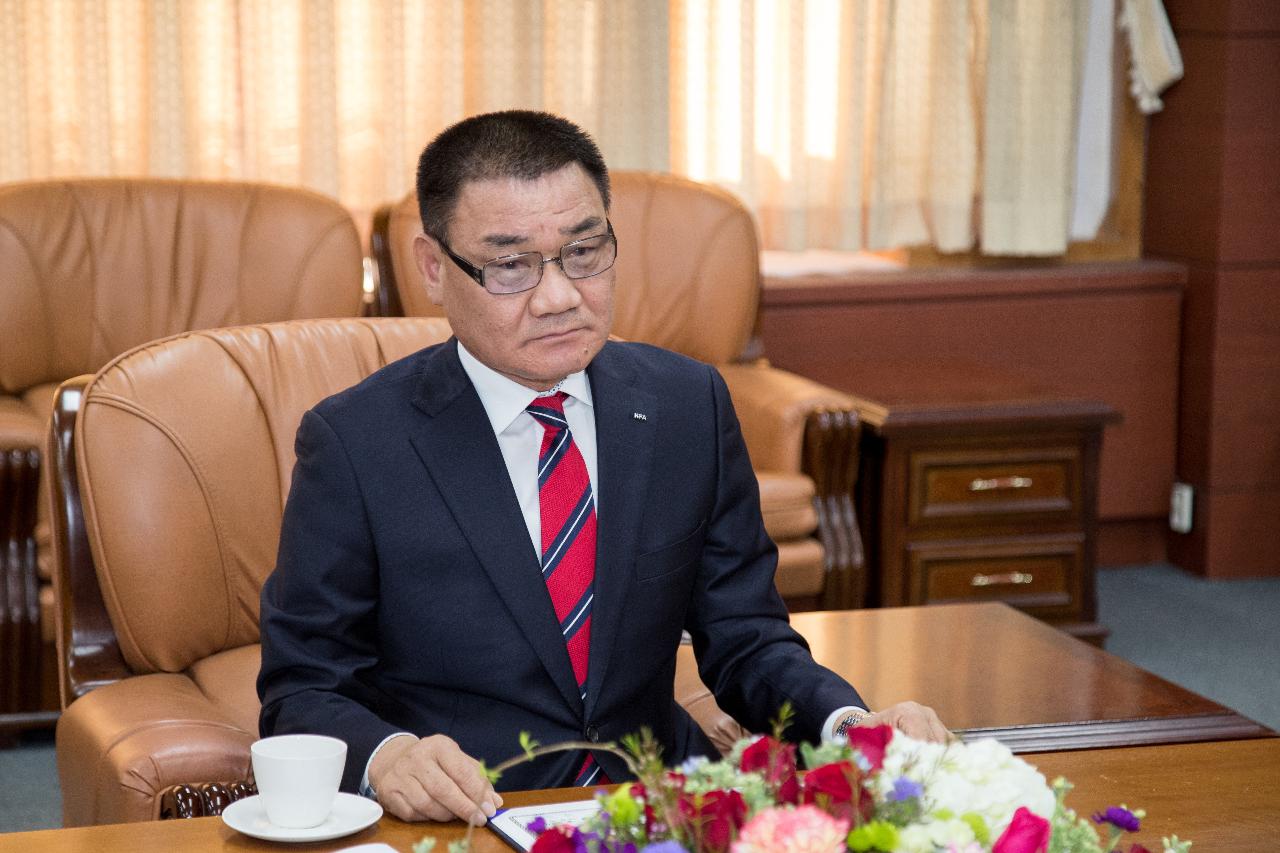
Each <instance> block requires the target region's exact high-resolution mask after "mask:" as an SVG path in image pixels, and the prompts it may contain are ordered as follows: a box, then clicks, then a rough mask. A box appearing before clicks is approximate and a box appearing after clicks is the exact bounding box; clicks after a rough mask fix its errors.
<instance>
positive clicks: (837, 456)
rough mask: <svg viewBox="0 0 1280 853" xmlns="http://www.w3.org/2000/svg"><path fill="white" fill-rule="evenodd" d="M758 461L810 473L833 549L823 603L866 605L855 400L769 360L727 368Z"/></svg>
mask: <svg viewBox="0 0 1280 853" xmlns="http://www.w3.org/2000/svg"><path fill="white" fill-rule="evenodd" d="M720 371H721V374H722V375H723V376H724V380H725V383H726V384H727V385H728V387H729V395H730V397H732V398H733V405H734V408H735V409H736V410H737V412H738V419H739V421H741V423H742V432H743V437H744V438H745V440H746V443H747V450H748V451H749V452H750V453H751V460H752V464H753V465H754V466H755V467H756V469H757V470H761V471H769V470H774V471H788V472H799V473H803V474H807V475H808V476H809V477H810V478H812V479H813V483H814V493H815V497H814V504H815V509H816V511H817V514H818V535H819V538H820V539H821V540H822V545H823V549H824V551H825V554H826V572H827V578H826V583H825V584H824V585H823V592H822V599H821V602H820V604H821V606H822V607H824V608H826V609H841V610H843V609H850V608H855V607H861V606H862V603H863V600H864V598H865V593H866V586H867V582H866V572H865V566H866V559H865V556H864V553H863V548H862V534H861V531H860V530H859V528H858V521H857V516H856V512H855V503H854V489H855V487H856V485H857V479H858V465H859V460H860V452H859V448H860V442H861V440H862V425H861V424H860V423H859V421H858V415H857V411H856V410H855V409H854V405H853V398H852V397H850V396H849V395H848V394H843V393H841V392H840V391H837V390H835V389H833V388H829V387H827V386H826V385H822V384H820V383H818V382H814V381H812V380H809V379H806V378H804V377H803V376H798V375H796V374H794V373H790V372H788V371H785V370H779V369H777V368H774V367H770V366H769V365H768V364H767V363H764V362H756V363H752V364H730V365H723V366H721V367H720Z"/></svg>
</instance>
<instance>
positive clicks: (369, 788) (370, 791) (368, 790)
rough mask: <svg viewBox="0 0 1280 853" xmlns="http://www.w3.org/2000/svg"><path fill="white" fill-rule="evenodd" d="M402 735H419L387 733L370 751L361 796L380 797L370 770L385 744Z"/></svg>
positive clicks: (361, 782)
mask: <svg viewBox="0 0 1280 853" xmlns="http://www.w3.org/2000/svg"><path fill="white" fill-rule="evenodd" d="M401 737H411V738H414V739H415V740H416V739H417V737H418V736H417V735H415V734H413V733H411V732H396V733H395V734H393V735H387V736H386V737H385V738H383V739H382V743H380V744H378V745H377V746H375V747H374V748H373V752H371V753H369V760H368V761H367V762H365V765H364V776H363V777H362V778H361V779H360V795H361V796H363V797H368V798H369V799H371V800H376V799H378V792H377V790H376V789H375V788H374V785H373V781H372V780H371V779H370V778H369V771H370V770H372V769H373V759H375V758H376V757H377V756H378V753H379V752H381V751H382V748H383V747H384V746H386V745H387V744H388V743H390V742H391V741H393V740H395V739H396V738H401Z"/></svg>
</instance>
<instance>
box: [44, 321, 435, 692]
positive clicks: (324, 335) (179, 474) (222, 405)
mask: <svg viewBox="0 0 1280 853" xmlns="http://www.w3.org/2000/svg"><path fill="white" fill-rule="evenodd" d="M449 334H450V330H449V327H448V324H447V323H446V322H445V321H444V320H441V319H431V318H412V319H363V320H362V319H355V318H351V319H335V320H302V321H292V322H284V323H272V324H265V325H257V326H241V327H238V328H229V329H214V330H208V331H200V332H186V333H182V334H179V335H176V336H173V337H170V338H167V339H164V340H161V341H157V342H153V343H148V344H145V345H143V346H140V347H137V348H136V349H134V350H132V351H130V352H128V353H125V354H124V355H122V356H120V357H118V358H116V359H114V360H113V361H112V362H110V363H109V364H108V365H107V366H106V367H104V368H103V369H102V370H101V371H99V372H98V373H97V375H96V376H94V377H92V379H91V380H89V381H88V382H87V384H85V383H84V382H83V381H80V382H79V383H77V382H75V381H73V382H71V383H68V384H67V385H65V386H64V388H63V389H62V391H63V393H62V397H66V396H67V394H68V392H73V391H74V389H75V387H76V386H77V385H82V386H83V390H82V392H81V401H80V406H79V411H78V414H76V415H75V416H74V418H73V419H69V418H68V417H67V413H66V411H65V407H64V406H60V407H58V408H56V410H55V411H56V412H57V414H56V415H55V419H54V430H53V434H52V436H51V446H50V452H49V456H50V459H51V460H52V464H53V466H54V471H53V476H54V478H55V479H56V480H57V482H58V485H57V487H55V490H54V492H55V507H56V511H55V549H54V552H55V565H56V575H55V578H56V583H57V584H58V586H59V587H60V595H59V597H60V599H61V601H62V607H63V611H62V614H63V619H62V621H63V624H62V626H61V635H60V652H61V657H62V664H63V685H62V689H63V702H64V704H67V703H69V702H70V701H71V700H72V699H74V698H76V697H77V696H79V695H80V694H82V693H83V692H86V691H87V690H88V689H90V688H92V687H94V686H98V685H99V684H101V683H103V682H104V680H110V677H107V678H106V679H104V678H103V677H102V675H101V673H100V672H95V670H94V668H93V667H88V668H86V667H85V666H84V662H83V661H82V660H79V659H78V656H81V655H82V653H83V654H89V655H91V656H97V657H98V658H99V659H102V658H103V649H102V648H100V646H102V644H103V639H104V635H106V636H105V639H106V640H107V641H108V644H109V641H110V640H112V639H114V640H115V641H116V643H117V644H118V650H119V652H118V659H119V658H122V660H123V663H124V665H125V666H126V667H127V670H128V671H127V672H124V673H118V674H117V675H116V677H120V676H122V675H127V674H142V673H151V672H180V671H183V670H186V669H187V668H189V667H190V666H191V665H192V664H193V663H195V662H197V661H199V660H201V659H203V658H206V657H208V656H210V655H212V654H215V653H217V652H220V651H224V650H227V649H232V648H236V647H239V646H243V645H246V644H249V643H253V642H256V641H257V638H258V594H259V590H260V588H261V586H262V583H263V581H264V580H265V579H266V577H267V575H268V574H269V573H270V572H271V570H272V568H273V566H274V564H275V557H276V545H277V541H278V538H279V531H280V518H281V513H282V511H283V508H284V502H285V499H286V497H287V496H288V491H289V483H290V476H291V472H292V469H293V463H294V451H293V446H294V434H295V432H296V431H297V426H298V423H299V422H300V420H301V418H302V415H303V413H304V412H305V411H306V410H307V409H309V408H310V407H312V406H313V405H315V404H316V403H317V402H319V401H320V400H321V399H323V398H324V397H327V396H329V395H330V394H333V393H335V392H337V391H340V390H342V389H343V388H346V387H348V386H350V385H353V384H355V383H356V382H358V381H360V380H361V379H363V378H364V377H365V376H367V375H368V374H370V373H372V372H373V371H375V370H377V369H378V368H380V367H382V366H383V365H385V364H387V363H388V362H390V361H394V360H396V359H398V358H401V357H404V356H406V355H409V354H410V353H412V352H414V351H416V350H418V349H420V348H421V347H424V346H427V345H429V344H432V343H437V342H439V341H443V340H445V339H447V338H448V337H449ZM69 420H74V434H73V437H72V439H71V442H70V445H69V446H68V445H67V443H66V441H65V439H66V432H67V427H68V422H69ZM60 436H61V437H60ZM60 442H61V447H60V446H59V445H60ZM70 468H73V469H74V473H71V474H70V476H71V478H72V479H71V480H70V481H69V480H68V473H69V472H68V469H70ZM76 488H78V490H79V500H78V501H76V500H74V497H75V495H74V491H75V490H76ZM68 498H70V499H68ZM80 512H82V515H79V514H78V513H80ZM86 543H87V547H86ZM77 555H79V562H78V563H77ZM86 556H89V557H91V560H89V561H87V562H86V560H85V557H86ZM86 587H96V588H97V589H98V590H100V591H101V598H100V599H98V600H97V603H95V600H94V598H93V596H92V595H91V594H90V595H86V593H85V590H86ZM89 592H90V593H91V592H92V590H89ZM104 606H105V611H106V613H107V614H108V615H109V625H110V630H109V631H105V630H104V628H103V624H104V623H105V620H104V619H103V618H102V614H101V610H102V609H103V607H104ZM95 609H96V610H97V611H98V612H96V613H95V612H94V610H95ZM95 620H96V621H95ZM95 625H96V626H97V627H96V628H95V627H94V626H95ZM77 631H79V632H80V633H78V634H77ZM94 631H96V632H97V633H96V634H94V633H93V632H94ZM86 632H88V633H86ZM108 651H109V650H108Z"/></svg>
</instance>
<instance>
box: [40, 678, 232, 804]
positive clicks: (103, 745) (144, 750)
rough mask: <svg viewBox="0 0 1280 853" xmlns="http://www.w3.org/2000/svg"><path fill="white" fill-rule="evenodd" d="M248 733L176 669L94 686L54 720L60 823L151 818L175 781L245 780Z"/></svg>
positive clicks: (194, 782) (178, 782) (188, 782)
mask: <svg viewBox="0 0 1280 853" xmlns="http://www.w3.org/2000/svg"><path fill="white" fill-rule="evenodd" d="M256 739H257V732H249V731H245V730H244V728H242V727H241V726H240V725H239V724H237V723H236V722H235V721H234V720H232V719H231V718H230V717H228V716H227V715H226V714H225V713H224V712H223V711H222V710H221V709H220V708H219V707H218V706H217V705H216V704H215V703H214V702H213V701H212V700H211V699H210V698H209V697H208V696H206V695H205V694H204V692H203V691H202V690H201V689H200V687H199V686H197V684H196V683H195V682H194V681H192V680H191V678H189V677H187V676H186V675H183V674H178V673H155V674H152V675H139V676H134V677H132V678H128V679H125V680H124V681H118V682H115V683H114V684H107V685H105V686H102V687H99V688H97V689H96V690H93V691H92V692H90V693H87V694H86V695H84V696H82V697H80V698H79V699H77V700H75V701H74V702H72V703H71V704H70V705H69V706H68V707H67V709H66V710H65V711H64V712H63V714H62V718H61V719H60V720H59V721H58V778H59V780H60V781H61V784H62V815H63V824H64V825H65V826H89V825H94V824H99V823H123V822H128V821H138V820H155V819H156V818H158V817H160V813H161V806H162V801H163V799H164V796H165V794H166V793H168V792H169V791H170V789H172V788H173V787H174V786H175V785H183V784H186V785H192V784H199V783H202V782H211V781H218V782H220V781H225V780H245V779H249V778H250V772H249V770H250V758H249V747H250V745H251V744H252V743H253V742H254V741H255V740H256Z"/></svg>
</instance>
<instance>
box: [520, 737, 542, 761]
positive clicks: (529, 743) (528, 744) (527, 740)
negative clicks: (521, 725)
mask: <svg viewBox="0 0 1280 853" xmlns="http://www.w3.org/2000/svg"><path fill="white" fill-rule="evenodd" d="M520 748H521V749H523V750H524V755H525V757H526V758H529V759H533V758H536V757H537V756H535V755H534V754H533V751H534V750H535V749H537V748H538V742H537V741H536V740H534V739H533V737H532V736H530V734H529V733H528V732H521V733H520Z"/></svg>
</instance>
